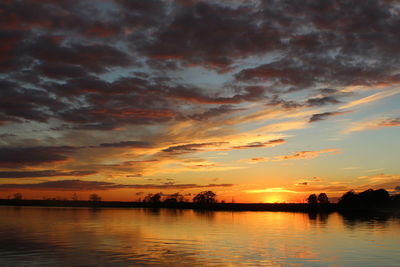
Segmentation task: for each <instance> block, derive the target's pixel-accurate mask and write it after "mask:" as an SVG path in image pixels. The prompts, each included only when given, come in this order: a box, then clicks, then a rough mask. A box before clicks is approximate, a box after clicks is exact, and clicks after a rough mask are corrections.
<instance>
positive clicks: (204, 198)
mask: <svg viewBox="0 0 400 267" xmlns="http://www.w3.org/2000/svg"><path fill="white" fill-rule="evenodd" d="M216 196H217V195H216V194H215V193H214V192H213V191H203V192H200V193H198V194H197V195H196V196H195V197H194V198H193V202H195V203H201V204H211V203H215V202H216V201H215V197H216Z"/></svg>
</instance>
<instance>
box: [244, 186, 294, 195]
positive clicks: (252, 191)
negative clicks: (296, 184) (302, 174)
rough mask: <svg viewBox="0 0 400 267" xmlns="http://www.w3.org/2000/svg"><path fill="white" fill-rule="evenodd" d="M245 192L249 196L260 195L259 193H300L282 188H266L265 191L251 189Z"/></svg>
mask: <svg viewBox="0 0 400 267" xmlns="http://www.w3.org/2000/svg"><path fill="white" fill-rule="evenodd" d="M244 192H246V193H249V194H259V193H298V192H296V191H293V190H289V189H285V188H282V187H274V188H265V189H251V190H245V191H244Z"/></svg>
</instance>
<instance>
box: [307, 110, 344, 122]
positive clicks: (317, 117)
mask: <svg viewBox="0 0 400 267" xmlns="http://www.w3.org/2000/svg"><path fill="white" fill-rule="evenodd" d="M350 112H351V111H342V112H340V111H339V112H338V111H336V112H324V113H316V114H313V115H312V116H311V117H310V120H309V122H316V121H322V120H325V119H327V118H329V117H334V116H339V115H344V114H348V113H350Z"/></svg>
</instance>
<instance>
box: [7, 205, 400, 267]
mask: <svg viewBox="0 0 400 267" xmlns="http://www.w3.org/2000/svg"><path fill="white" fill-rule="evenodd" d="M0 216H1V217H0V266H146V265H151V266H204V265H207V266H238V265H241V266H243V265H249V266H351V265H352V266H399V264H400V219H399V218H393V217H387V218H382V217H371V218H348V217H342V216H341V215H339V214H336V213H334V214H331V215H329V216H327V215H322V216H321V215H318V216H309V215H308V214H303V213H287V212H285V213H284V212H196V211H192V210H184V211H179V210H148V209H98V210H93V209H86V208H33V207H32V208H31V207H24V208H17V207H0Z"/></svg>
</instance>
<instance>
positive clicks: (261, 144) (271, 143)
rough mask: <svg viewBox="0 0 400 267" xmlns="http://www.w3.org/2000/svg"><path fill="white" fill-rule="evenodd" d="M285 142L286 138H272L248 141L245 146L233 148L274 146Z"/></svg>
mask: <svg viewBox="0 0 400 267" xmlns="http://www.w3.org/2000/svg"><path fill="white" fill-rule="evenodd" d="M283 143H286V140H284V139H275V140H270V141H267V142H252V143H248V144H246V145H243V146H234V147H232V148H233V149H247V148H259V147H272V146H276V145H280V144H283Z"/></svg>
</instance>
